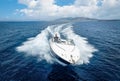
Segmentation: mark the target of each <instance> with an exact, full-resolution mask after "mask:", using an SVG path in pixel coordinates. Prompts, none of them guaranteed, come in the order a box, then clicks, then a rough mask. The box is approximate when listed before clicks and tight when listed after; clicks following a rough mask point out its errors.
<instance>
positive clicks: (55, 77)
mask: <svg viewBox="0 0 120 81" xmlns="http://www.w3.org/2000/svg"><path fill="white" fill-rule="evenodd" d="M48 80H49V81H80V79H79V76H78V74H77V73H76V72H74V71H73V68H72V67H71V66H61V65H53V69H52V71H51V72H50V73H49V75H48Z"/></svg>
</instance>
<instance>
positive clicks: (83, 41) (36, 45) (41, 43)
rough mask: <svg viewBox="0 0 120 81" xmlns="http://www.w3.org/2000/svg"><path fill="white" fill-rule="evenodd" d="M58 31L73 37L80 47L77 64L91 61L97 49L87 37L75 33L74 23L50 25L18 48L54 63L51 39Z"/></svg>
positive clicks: (60, 33)
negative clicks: (50, 44)
mask: <svg viewBox="0 0 120 81" xmlns="http://www.w3.org/2000/svg"><path fill="white" fill-rule="evenodd" d="M56 32H57V33H59V35H63V36H64V37H65V38H68V39H72V40H73V41H74V43H75V45H76V46H77V47H78V49H79V54H80V59H79V61H78V62H77V63H76V64H77V65H78V64H83V63H89V59H90V58H91V57H92V56H93V52H95V51H97V50H96V49H95V48H94V47H93V46H92V45H90V44H89V43H88V41H87V38H84V37H81V36H80V35H77V34H76V33H74V31H73V26H72V24H60V25H52V26H48V27H47V28H46V29H44V30H42V31H41V33H40V34H38V35H37V36H36V37H32V38H29V39H28V40H27V41H25V42H23V44H22V45H21V46H18V47H17V48H16V49H17V51H19V52H24V53H25V54H27V55H33V56H39V60H46V61H47V62H48V63H54V62H55V61H56V60H55V58H54V57H52V56H51V54H50V51H51V50H50V46H49V39H50V37H52V36H54V34H55V33H56Z"/></svg>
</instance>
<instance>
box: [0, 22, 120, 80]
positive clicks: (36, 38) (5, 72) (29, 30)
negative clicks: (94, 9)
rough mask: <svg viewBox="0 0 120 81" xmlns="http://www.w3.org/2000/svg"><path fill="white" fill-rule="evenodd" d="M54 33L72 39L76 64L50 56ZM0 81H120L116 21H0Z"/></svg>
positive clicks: (118, 24)
mask: <svg viewBox="0 0 120 81" xmlns="http://www.w3.org/2000/svg"><path fill="white" fill-rule="evenodd" d="M55 32H58V33H59V34H60V35H61V37H63V38H71V39H73V40H74V42H75V45H76V46H77V47H78V48H79V53H80V56H81V57H80V59H79V61H78V62H77V63H76V64H73V65H63V64H60V63H59V61H58V60H57V59H55V58H54V57H52V56H51V54H50V47H49V39H50V37H52V36H53V34H54V33H55ZM0 81H120V21H95V20H94V21H82V22H74V23H63V24H58V23H57V24H55V23H53V22H0Z"/></svg>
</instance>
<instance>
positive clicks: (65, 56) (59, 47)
mask: <svg viewBox="0 0 120 81" xmlns="http://www.w3.org/2000/svg"><path fill="white" fill-rule="evenodd" d="M50 47H51V51H52V54H53V55H54V56H55V57H56V58H58V59H59V60H60V61H62V62H64V63H65V64H75V63H76V62H77V61H78V60H79V59H80V54H79V50H78V48H77V47H76V46H75V45H71V44H65V43H57V42H54V41H53V39H50Z"/></svg>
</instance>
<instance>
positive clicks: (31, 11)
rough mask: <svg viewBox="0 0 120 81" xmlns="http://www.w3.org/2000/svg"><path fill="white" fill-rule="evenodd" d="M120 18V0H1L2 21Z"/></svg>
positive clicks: (0, 13) (0, 17) (0, 18)
mask: <svg viewBox="0 0 120 81" xmlns="http://www.w3.org/2000/svg"><path fill="white" fill-rule="evenodd" d="M67 17H88V18H97V19H120V0H0V21H6V20H9V21H12V20H16V21H17V20H18V21H19V20H20V21H21V20H22V21H24V20H29V21H32V20H54V19H58V18H67Z"/></svg>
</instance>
